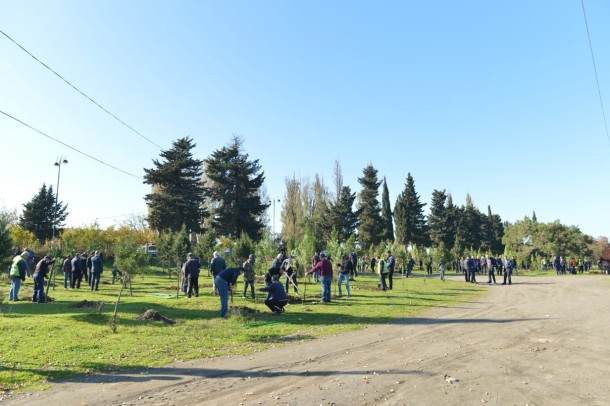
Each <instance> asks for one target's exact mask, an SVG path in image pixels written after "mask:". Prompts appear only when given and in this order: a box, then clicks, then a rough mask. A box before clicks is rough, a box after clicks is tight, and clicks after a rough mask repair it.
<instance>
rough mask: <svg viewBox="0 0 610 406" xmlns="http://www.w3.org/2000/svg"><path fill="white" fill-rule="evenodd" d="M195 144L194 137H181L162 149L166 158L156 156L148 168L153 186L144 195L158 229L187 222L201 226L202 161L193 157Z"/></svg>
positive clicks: (197, 228) (196, 228)
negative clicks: (165, 148) (152, 165)
mask: <svg viewBox="0 0 610 406" xmlns="http://www.w3.org/2000/svg"><path fill="white" fill-rule="evenodd" d="M195 146H196V144H195V143H194V142H193V139H192V138H190V137H187V138H180V139H178V140H177V141H174V143H173V144H172V148H171V149H169V150H167V151H162V152H161V157H162V158H163V159H164V161H163V162H161V161H159V160H156V159H154V160H153V163H154V166H155V167H154V168H152V169H147V168H144V172H145V175H144V183H146V184H149V185H151V186H152V189H153V190H152V193H149V194H147V195H146V197H145V198H144V199H145V200H146V204H147V205H148V223H149V224H150V226H151V227H152V228H154V229H156V230H172V231H179V230H180V228H181V227H182V225H183V224H184V225H186V228H187V229H188V230H191V231H195V232H198V231H200V230H201V224H202V221H203V217H204V215H205V211H204V209H203V203H204V195H203V185H202V183H201V175H202V161H201V160H199V159H195V158H194V157H193V153H192V150H193V148H195Z"/></svg>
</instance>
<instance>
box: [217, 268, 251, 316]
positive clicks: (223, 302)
mask: <svg viewBox="0 0 610 406" xmlns="http://www.w3.org/2000/svg"><path fill="white" fill-rule="evenodd" d="M244 271H245V269H244V268H243V267H239V268H226V269H224V270H222V271H220V273H219V274H218V275H216V277H215V278H214V284H215V286H216V289H218V296H220V317H227V313H228V312H229V291H230V290H231V291H232V289H233V288H235V284H236V283H237V278H239V275H241V274H242V273H244Z"/></svg>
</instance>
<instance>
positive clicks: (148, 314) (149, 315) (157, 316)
mask: <svg viewBox="0 0 610 406" xmlns="http://www.w3.org/2000/svg"><path fill="white" fill-rule="evenodd" d="M138 320H146V321H162V322H164V323H166V324H176V322H175V321H174V320H170V319H168V318H167V317H164V316H162V315H161V313H159V312H158V311H156V310H155V309H148V310H146V311H145V312H144V313H142V314H141V315H139V316H138Z"/></svg>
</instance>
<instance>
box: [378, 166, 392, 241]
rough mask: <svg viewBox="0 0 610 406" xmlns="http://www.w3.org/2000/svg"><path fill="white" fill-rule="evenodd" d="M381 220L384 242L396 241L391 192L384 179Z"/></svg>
mask: <svg viewBox="0 0 610 406" xmlns="http://www.w3.org/2000/svg"><path fill="white" fill-rule="evenodd" d="M381 220H382V221H383V233H382V238H383V240H384V241H394V223H393V222H392V208H391V207H390V191H389V190H388V183H387V182H386V180H385V176H384V177H383V188H382V192H381Z"/></svg>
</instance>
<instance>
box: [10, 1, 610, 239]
mask: <svg viewBox="0 0 610 406" xmlns="http://www.w3.org/2000/svg"><path fill="white" fill-rule="evenodd" d="M584 3H585V7H586V10H587V17H588V22H589V29H590V33H591V39H592V44H593V50H594V55H595V60H596V64H597V71H598V75H599V83H600V88H601V93H602V98H603V99H604V101H605V103H606V104H605V107H606V111H607V112H610V101H609V99H608V94H610V41H609V39H610V24H608V21H610V3H608V2H607V1H605V0H585V2H584ZM0 29H1V30H2V31H4V32H5V33H6V34H8V35H9V36H11V37H12V38H13V39H14V40H15V41H17V42H19V43H20V44H21V45H22V46H23V47H25V48H26V49H28V50H29V51H30V52H31V53H33V54H34V55H36V56H37V57H38V58H40V59H41V60H42V61H44V62H45V63H46V64H48V65H49V66H50V67H52V68H53V69H55V70H56V71H57V72H58V73H59V74H61V75H62V76H63V77H65V78H66V79H67V80H69V81H70V82H71V83H73V84H74V85H75V86H77V87H78V88H79V89H80V90H82V91H83V92H85V93H86V94H87V95H89V96H90V97H91V98H93V99H94V100H96V101H97V102H98V103H100V104H101V105H102V106H104V107H105V108H107V109H108V110H110V111H111V112H112V113H113V114H115V115H117V116H118V117H119V118H121V119H122V120H123V121H125V122H126V123H128V124H129V125H131V126H132V127H134V128H135V129H136V130H137V131H139V132H140V133H141V134H143V135H145V136H146V137H147V138H149V139H151V140H153V141H154V142H155V143H156V144H158V145H160V146H161V147H163V148H164V149H167V148H169V147H170V146H171V143H172V141H174V140H176V139H177V138H179V137H184V136H187V135H188V136H191V137H193V138H194V139H195V142H196V143H197V149H196V155H197V157H198V158H201V159H204V158H206V157H207V156H208V155H209V154H210V153H211V152H212V151H213V150H215V149H218V148H221V147H222V146H224V145H226V144H227V143H229V142H230V139H231V137H232V136H233V134H238V135H240V136H242V137H243V138H244V140H245V143H244V148H245V151H246V152H247V153H248V154H249V155H250V157H251V158H252V159H259V160H260V163H261V165H262V167H263V170H264V171H265V175H266V188H267V193H268V195H269V196H271V197H276V198H282V197H283V195H284V193H285V178H286V177H291V176H293V174H294V175H295V176H297V177H301V178H309V179H313V177H314V175H315V174H316V173H318V174H320V175H321V176H322V177H323V179H324V181H325V184H326V185H327V186H328V187H329V188H330V189H331V190H333V166H334V162H335V160H339V162H340V163H341V166H342V171H343V179H344V183H345V184H346V185H349V186H351V188H352V190H354V191H359V190H360V187H359V184H358V183H357V178H358V177H359V176H361V174H362V169H363V168H364V167H365V166H366V165H367V164H369V163H372V164H373V166H374V167H375V168H377V169H378V171H379V175H380V177H383V176H385V177H386V178H387V181H388V187H389V190H390V199H391V201H392V204H393V203H394V201H395V199H396V196H397V195H398V194H399V193H400V192H401V191H402V189H403V188H404V184H405V179H406V176H407V173H409V172H410V173H411V174H412V175H413V177H414V179H415V186H416V190H417V192H418V193H419V195H420V199H421V200H422V201H423V202H426V203H428V204H429V202H430V199H431V194H432V191H433V190H434V189H441V190H442V189H446V190H447V192H449V193H451V194H452V196H453V199H454V202H455V203H457V204H463V203H464V201H465V198H466V194H467V193H469V194H470V195H471V197H472V199H473V201H474V203H475V205H476V206H477V207H479V209H480V210H481V211H483V212H486V211H487V206H488V205H490V206H491V208H492V211H493V212H494V213H498V214H500V216H501V217H502V218H503V219H504V220H507V221H511V222H513V221H516V220H519V219H522V218H523V217H524V216H531V215H532V212H534V211H535V212H536V215H537V217H538V219H539V221H544V222H548V221H554V220H557V219H559V220H560V221H561V222H562V223H564V224H568V225H577V226H579V227H580V228H581V230H582V231H583V232H585V233H587V234H591V235H593V236H598V235H606V236H607V235H610V229H609V228H610V211H609V210H608V204H607V202H608V199H609V198H610V191H608V189H607V187H606V186H607V182H606V179H607V172H608V169H607V165H606V158H605V157H606V156H608V154H609V153H610V140H609V139H608V137H607V134H606V129H605V127H604V121H603V116H602V112H601V107H600V102H599V96H598V90H597V87H596V83H595V76H594V71H593V65H592V61H591V55H590V51H589V43H588V40H587V34H586V27H585V23H584V19H583V13H582V7H581V2H580V1H578V0H569V1H568V0H554V1H550V0H548V1H542V0H541V1H520V0H517V1H510V2H494V1H483V0H481V1H475V0H472V1H466V0H465V1H449V0H447V1H428V2H420V1H417V2H416V1H407V0H405V1H374V2H373V1H368V2H363V1H300V2H297V1H172V2H170V1H128V2H125V1H86V2H84V1H53V0H51V1H48V0H47V1H16V0H15V1H7V0H0ZM0 111H4V112H5V113H8V114H11V115H13V116H15V117H17V118H19V119H20V120H23V121H24V122H26V123H28V124H30V125H31V126H33V127H35V128H37V129H39V130H41V131H43V132H45V133H46V134H48V135H50V136H52V137H55V138H57V139H60V140H61V141H62V142H64V143H67V144H69V145H71V146H73V147H75V148H77V149H79V150H82V151H84V152H86V153H88V154H91V155H93V156H95V157H98V158H99V159H101V160H103V161H105V162H107V163H109V164H111V165H114V166H116V167H119V168H121V169H123V170H125V171H127V172H130V173H133V174H135V175H137V176H142V175H143V168H144V167H146V168H150V167H151V166H152V159H154V158H158V156H159V153H160V150H159V148H158V147H156V146H154V145H152V144H150V143H149V142H147V141H146V140H144V139H143V138H141V137H139V136H138V135H136V134H134V133H133V132H131V131H130V130H128V129H127V128H125V127H124V126H123V125H121V124H120V123H118V122H117V121H116V120H114V119H113V118H112V117H110V116H108V115H107V114H106V113H104V112H103V111H102V110H100V109H99V108H98V107H96V106H95V105H93V104H92V103H91V102H89V101H88V100H86V99H85V98H83V97H82V96H81V95H79V94H78V93H76V92H75V91H74V90H73V89H71V88H70V87H68V86H67V85H66V84H65V83H64V82H62V81H61V80H60V79H58V78H57V77H56V76H54V75H53V74H52V73H50V72H49V71H48V70H46V69H45V68H43V67H42V66H41V65H40V64H38V63H37V62H36V61H34V60H33V59H32V58H31V57H30V56H28V55H27V54H26V53H24V52H23V51H22V50H21V49H19V48H18V47H17V46H15V45H14V44H13V43H11V42H10V41H9V40H8V39H6V38H5V37H4V36H2V35H0ZM0 139H1V144H2V151H3V152H4V153H3V159H2V160H1V161H0V170H1V173H2V176H1V178H0V206H1V205H4V206H5V207H6V208H18V209H20V208H21V207H22V204H24V203H26V202H27V201H29V200H30V199H31V198H32V197H33V196H34V195H35V194H36V192H37V191H38V190H39V188H40V187H41V186H42V183H43V182H46V183H47V184H51V185H53V187H54V188H55V187H56V182H57V170H56V167H54V166H53V163H54V162H55V160H56V158H57V157H58V156H64V155H65V156H66V157H67V159H68V161H69V164H68V165H66V166H64V167H62V174H61V181H60V189H59V199H60V200H61V201H63V202H64V203H68V205H69V207H68V211H69V213H70V215H69V217H68V219H67V224H68V225H70V226H79V225H88V224H91V223H92V222H93V221H95V220H96V219H97V221H98V222H99V223H100V224H101V225H102V226H108V225H112V224H113V223H115V222H120V221H121V220H123V219H124V218H125V215H128V214H133V213H135V214H138V213H139V214H144V213H145V212H146V206H145V203H144V200H143V196H144V194H146V193H147V192H148V187H147V186H146V185H143V184H142V183H141V181H140V180H138V179H136V178H134V177H131V176H128V175H125V174H123V173H121V172H117V171H115V170H113V169H110V168H108V167H105V166H103V165H101V164H99V163H97V162H95V161H94V160H91V159H90V158H87V157H85V156H82V155H80V154H78V153H76V152H74V151H72V150H70V149H68V148H66V147H65V146H62V145H61V144H58V143H56V142H54V141H51V140H50V139H48V138H45V137H44V136H42V135H40V134H38V133H35V132H33V131H32V130H30V129H28V128H26V127H24V126H23V125H21V124H19V123H16V122H14V121H13V120H11V119H9V118H7V117H5V116H3V115H1V114H0ZM280 209H281V208H280V206H279V205H278V206H276V219H277V220H276V230H279V228H280V224H279V211H280ZM270 217H272V215H271V213H270Z"/></svg>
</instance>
